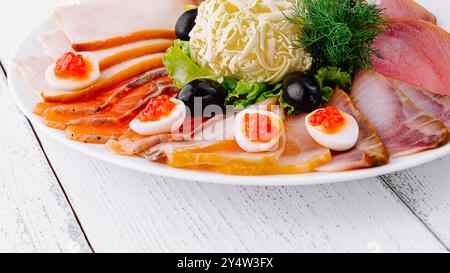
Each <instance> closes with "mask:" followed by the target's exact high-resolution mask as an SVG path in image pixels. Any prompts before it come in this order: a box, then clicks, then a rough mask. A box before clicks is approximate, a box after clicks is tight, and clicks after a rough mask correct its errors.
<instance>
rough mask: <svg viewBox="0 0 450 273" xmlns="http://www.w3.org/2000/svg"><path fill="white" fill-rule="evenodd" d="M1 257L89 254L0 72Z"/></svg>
mask: <svg viewBox="0 0 450 273" xmlns="http://www.w3.org/2000/svg"><path fill="white" fill-rule="evenodd" d="M0 124H1V130H0V132H1V133H0V154H1V156H0V252H44V251H45V252H89V251H90V248H89V246H88V244H87V241H86V240H85V237H84V234H83V232H82V230H81V228H80V226H79V225H78V223H77V220H76V218H75V216H74V214H73V212H72V210H71V207H70V205H69V203H68V201H67V199H66V197H65V196H64V193H63V191H62V189H61V187H60V185H59V184H58V181H57V179H56V178H55V175H54V173H53V171H52V169H51V167H50V166H49V164H48V162H47V159H46V157H45V155H44V153H43V152H42V149H41V146H40V145H39V143H38V141H37V139H36V137H35V134H34V132H33V130H32V128H31V126H30V124H29V123H28V120H27V119H26V118H25V117H24V116H23V115H22V114H21V113H20V112H19V110H18V109H17V107H16V106H15V104H14V103H13V101H12V99H11V97H10V95H9V93H8V90H7V88H6V86H5V81H4V77H3V73H2V72H1V71H0Z"/></svg>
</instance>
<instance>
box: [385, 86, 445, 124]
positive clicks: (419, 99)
mask: <svg viewBox="0 0 450 273" xmlns="http://www.w3.org/2000/svg"><path fill="white" fill-rule="evenodd" d="M389 80H390V81H391V82H392V83H393V84H394V85H395V87H397V88H398V89H399V90H400V91H402V93H403V94H405V95H406V96H407V97H408V98H409V99H410V100H411V101H412V102H413V103H414V104H415V105H416V106H417V107H418V108H419V109H420V110H421V111H422V112H424V113H425V114H427V115H429V116H431V117H433V118H435V119H437V120H439V121H441V122H442V123H444V125H445V126H446V127H447V129H449V130H450V96H442V95H437V94H435V93H431V92H428V91H426V90H424V89H422V88H420V87H417V86H415V85H412V84H409V83H405V82H402V81H399V80H395V79H390V78H389Z"/></svg>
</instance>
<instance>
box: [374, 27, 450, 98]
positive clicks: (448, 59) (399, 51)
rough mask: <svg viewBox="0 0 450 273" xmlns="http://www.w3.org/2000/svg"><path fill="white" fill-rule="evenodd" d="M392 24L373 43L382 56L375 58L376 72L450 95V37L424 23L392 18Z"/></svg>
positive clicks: (434, 91) (444, 32) (437, 28)
mask: <svg viewBox="0 0 450 273" xmlns="http://www.w3.org/2000/svg"><path fill="white" fill-rule="evenodd" d="M389 23H390V28H389V29H388V30H387V31H386V32H385V33H384V34H382V35H380V36H378V37H377V39H376V40H375V42H374V47H375V48H376V49H377V50H378V51H379V52H380V53H381V55H382V58H376V57H374V58H373V59H372V60H373V64H374V67H375V70H376V71H378V72H379V73H381V74H383V75H385V76H387V77H390V78H394V79H397V80H401V81H403V82H407V83H410V84H414V85H417V86H419V87H421V88H424V89H425V90H428V91H430V92H433V93H436V94H441V95H450V69H449V68H450V35H449V34H448V33H447V32H446V31H445V30H443V29H441V28H439V27H437V26H435V25H433V24H432V23H429V22H426V21H423V20H416V19H391V20H389ZM419 37H420V38H419Z"/></svg>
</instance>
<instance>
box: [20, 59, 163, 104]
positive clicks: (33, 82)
mask: <svg viewBox="0 0 450 273" xmlns="http://www.w3.org/2000/svg"><path fill="white" fill-rule="evenodd" d="M163 55H164V54H163V53H156V54H150V55H146V56H143V57H139V58H135V59H132V60H129V61H126V62H124V63H121V64H118V65H115V66H113V67H111V68H109V69H107V70H105V71H102V73H101V76H100V79H99V80H98V81H97V82H96V83H95V84H93V85H91V86H90V87H87V88H85V89H82V90H78V91H73V92H61V91H57V90H55V89H54V88H52V87H51V86H49V84H48V83H47V80H46V79H45V70H46V69H47V68H48V66H49V65H50V64H51V63H52V62H53V60H52V59H51V58H50V57H46V56H41V57H25V58H20V59H17V60H15V64H16V66H17V68H18V70H19V72H20V73H21V74H22V76H23V77H24V78H25V80H27V82H28V84H29V85H30V87H31V88H32V89H33V90H35V91H37V92H41V96H42V98H43V99H44V101H45V102H53V103H71V102H80V101H83V100H88V99H89V98H91V97H93V96H95V95H98V94H99V93H101V92H103V91H105V90H108V89H111V88H113V87H114V86H116V85H118V84H120V83H122V82H124V81H126V80H129V79H131V78H133V77H135V76H137V75H139V74H142V73H144V72H146V71H150V70H153V69H155V68H159V67H162V66H163V63H162V56H163Z"/></svg>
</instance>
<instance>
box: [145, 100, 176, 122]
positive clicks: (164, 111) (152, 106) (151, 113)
mask: <svg viewBox="0 0 450 273" xmlns="http://www.w3.org/2000/svg"><path fill="white" fill-rule="evenodd" d="M175 106H177V104H176V103H174V102H172V101H170V97H169V96H167V95H162V96H159V97H156V98H152V99H151V100H150V101H149V102H148V104H147V106H146V107H145V109H144V110H143V111H142V112H141V113H140V114H139V117H138V118H139V119H140V120H141V121H143V122H147V121H158V120H160V119H161V118H162V117H164V116H168V115H169V114H170V113H172V111H173V109H174V108H175Z"/></svg>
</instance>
